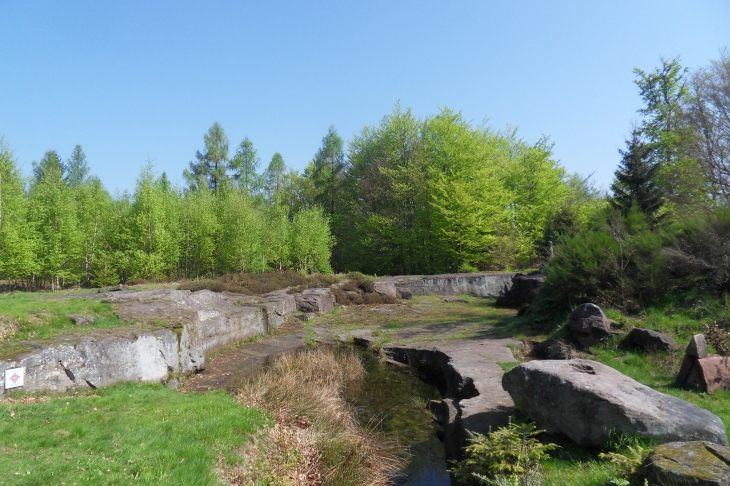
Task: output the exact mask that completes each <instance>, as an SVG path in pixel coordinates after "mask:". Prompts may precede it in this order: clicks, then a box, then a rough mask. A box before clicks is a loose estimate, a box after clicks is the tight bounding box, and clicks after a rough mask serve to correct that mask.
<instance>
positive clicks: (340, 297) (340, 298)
mask: <svg viewBox="0 0 730 486" xmlns="http://www.w3.org/2000/svg"><path fill="white" fill-rule="evenodd" d="M330 290H331V291H332V294H334V296H335V302H337V303H338V304H340V305H349V304H350V300H349V299H348V298H347V296H346V295H345V292H343V291H342V287H340V286H339V285H331V286H330Z"/></svg>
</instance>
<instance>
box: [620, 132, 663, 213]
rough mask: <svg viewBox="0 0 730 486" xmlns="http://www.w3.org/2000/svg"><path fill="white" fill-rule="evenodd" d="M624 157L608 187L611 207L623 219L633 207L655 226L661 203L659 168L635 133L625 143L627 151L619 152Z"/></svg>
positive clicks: (649, 147)
mask: <svg viewBox="0 0 730 486" xmlns="http://www.w3.org/2000/svg"><path fill="white" fill-rule="evenodd" d="M619 153H620V154H621V156H622V157H623V158H622V159H621V164H620V165H619V168H618V170H617V171H616V178H615V180H614V182H613V184H611V190H612V191H613V197H612V198H611V204H612V205H613V207H615V208H617V209H619V210H620V211H621V212H622V213H623V214H624V215H626V214H628V213H629V211H630V210H631V208H632V207H633V206H634V205H636V207H637V209H638V210H639V211H640V212H641V213H643V214H644V215H646V217H647V219H648V220H649V221H650V223H651V224H655V223H656V220H657V213H658V212H659V210H660V209H661V207H662V204H663V203H664V197H663V195H662V190H661V188H660V187H659V186H658V185H657V176H658V171H659V165H658V164H657V163H656V162H655V161H654V160H652V158H653V149H652V147H651V146H649V145H647V144H646V143H644V142H643V141H642V140H641V135H640V134H639V133H637V132H634V133H633V134H632V137H631V140H627V141H626V151H623V150H619Z"/></svg>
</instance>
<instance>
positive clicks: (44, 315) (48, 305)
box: [0, 292, 128, 359]
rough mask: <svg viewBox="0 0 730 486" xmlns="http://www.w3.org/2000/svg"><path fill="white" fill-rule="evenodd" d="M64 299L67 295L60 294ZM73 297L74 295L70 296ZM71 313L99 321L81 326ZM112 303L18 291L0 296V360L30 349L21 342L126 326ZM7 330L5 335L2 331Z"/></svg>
mask: <svg viewBox="0 0 730 486" xmlns="http://www.w3.org/2000/svg"><path fill="white" fill-rule="evenodd" d="M61 295H64V296H65V293H61ZM70 295H73V293H71V294H70ZM70 314H81V315H85V316H93V317H95V318H96V321H95V322H94V323H93V324H90V325H88V326H83V327H79V326H77V325H76V324H74V322H73V321H72V320H71V319H70V318H69V317H68V316H69V315H70ZM125 325H128V323H126V322H124V321H122V320H120V319H119V318H118V317H117V316H116V315H115V314H114V309H113V307H112V304H107V303H103V302H101V300H100V299H90V298H82V297H79V298H59V293H54V294H48V293H37V292H33V293H30V292H18V293H11V294H2V295H0V342H2V346H0V359H8V358H11V357H13V356H16V355H17V354H19V353H22V352H24V351H27V350H29V349H30V347H29V346H28V345H26V344H23V343H22V342H21V341H25V340H29V339H39V340H40V339H51V338H54V337H57V336H59V335H62V334H66V333H69V332H78V331H81V332H84V333H86V332H89V331H92V330H94V329H106V328H111V327H119V326H125ZM2 329H5V330H6V332H3V331H2Z"/></svg>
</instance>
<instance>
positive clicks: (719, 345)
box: [704, 324, 730, 356]
mask: <svg viewBox="0 0 730 486" xmlns="http://www.w3.org/2000/svg"><path fill="white" fill-rule="evenodd" d="M704 328H705V338H706V339H707V343H708V344H709V345H710V346H712V347H713V348H715V351H716V352H717V354H719V355H721V356H730V333H729V332H727V331H726V330H724V329H721V328H720V326H718V325H717V324H714V325H707V324H705V325H704Z"/></svg>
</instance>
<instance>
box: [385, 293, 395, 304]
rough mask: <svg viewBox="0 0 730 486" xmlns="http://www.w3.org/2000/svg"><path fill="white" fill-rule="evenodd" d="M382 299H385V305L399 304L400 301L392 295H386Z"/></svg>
mask: <svg viewBox="0 0 730 486" xmlns="http://www.w3.org/2000/svg"><path fill="white" fill-rule="evenodd" d="M382 297H383V303H384V304H397V303H398V299H396V298H395V297H393V296H392V295H388V294H385V295H383V296H382Z"/></svg>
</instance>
